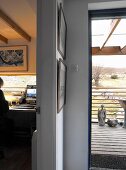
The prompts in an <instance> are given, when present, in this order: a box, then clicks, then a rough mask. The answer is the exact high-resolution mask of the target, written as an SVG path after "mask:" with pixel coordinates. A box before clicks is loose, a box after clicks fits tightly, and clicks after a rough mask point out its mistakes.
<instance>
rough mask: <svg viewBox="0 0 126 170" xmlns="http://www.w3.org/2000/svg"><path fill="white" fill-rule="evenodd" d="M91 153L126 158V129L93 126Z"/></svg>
mask: <svg viewBox="0 0 126 170" xmlns="http://www.w3.org/2000/svg"><path fill="white" fill-rule="evenodd" d="M91 131H92V132H91V153H92V154H104V155H105V154H106V155H116V156H126V129H125V128H123V127H121V126H119V125H118V126H117V127H115V128H112V127H109V126H108V125H105V126H104V127H102V126H98V124H97V123H96V124H92V130H91Z"/></svg>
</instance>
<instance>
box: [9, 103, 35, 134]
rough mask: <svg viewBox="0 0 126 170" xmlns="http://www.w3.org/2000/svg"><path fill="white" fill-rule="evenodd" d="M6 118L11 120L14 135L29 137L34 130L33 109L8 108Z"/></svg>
mask: <svg viewBox="0 0 126 170" xmlns="http://www.w3.org/2000/svg"><path fill="white" fill-rule="evenodd" d="M7 117H8V118H10V119H12V120H13V123H14V134H15V135H17V134H18V136H21V135H22V136H23V137H24V136H25V135H26V136H29V137H30V136H31V135H32V132H33V131H34V130H35V129H36V111H35V108H23V107H22V108H21V107H16V106H13V107H10V110H9V112H8V113H7Z"/></svg>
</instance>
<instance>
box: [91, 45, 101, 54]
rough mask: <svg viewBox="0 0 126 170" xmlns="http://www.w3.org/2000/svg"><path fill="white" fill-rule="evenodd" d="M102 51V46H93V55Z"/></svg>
mask: <svg viewBox="0 0 126 170" xmlns="http://www.w3.org/2000/svg"><path fill="white" fill-rule="evenodd" d="M99 51H100V47H92V55H97V54H98V52H99Z"/></svg>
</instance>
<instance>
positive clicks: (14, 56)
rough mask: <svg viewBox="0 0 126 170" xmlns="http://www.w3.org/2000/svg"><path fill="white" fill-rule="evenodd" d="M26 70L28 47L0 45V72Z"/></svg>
mask: <svg viewBox="0 0 126 170" xmlns="http://www.w3.org/2000/svg"><path fill="white" fill-rule="evenodd" d="M27 70H28V47H27V46H26V45H21V46H19V45H18V46H3V47H0V72H3V71H6V72H10V71H11V72H13V71H27Z"/></svg>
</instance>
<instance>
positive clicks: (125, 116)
mask: <svg viewBox="0 0 126 170" xmlns="http://www.w3.org/2000/svg"><path fill="white" fill-rule="evenodd" d="M124 112H125V113H124V124H123V127H124V128H126V109H124Z"/></svg>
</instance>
